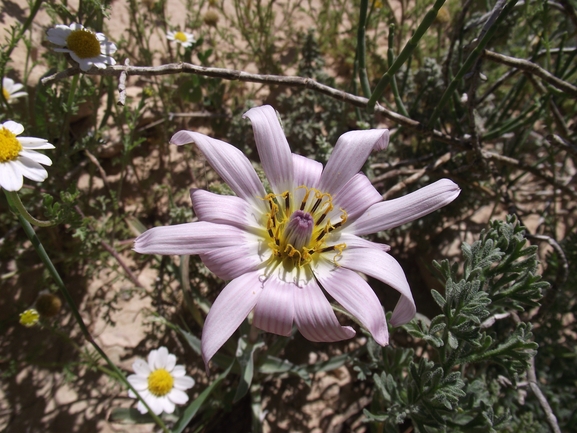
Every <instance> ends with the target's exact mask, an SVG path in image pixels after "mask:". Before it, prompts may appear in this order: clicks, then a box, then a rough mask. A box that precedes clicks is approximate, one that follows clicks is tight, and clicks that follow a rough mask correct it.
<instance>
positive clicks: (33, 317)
mask: <svg viewBox="0 0 577 433" xmlns="http://www.w3.org/2000/svg"><path fill="white" fill-rule="evenodd" d="M39 319H40V314H38V311H36V310H35V309H34V308H30V309H29V310H26V311H24V312H23V313H21V314H20V324H22V325H24V326H26V327H27V328H30V327H32V326H34V325H36V324H37V323H38V320H39Z"/></svg>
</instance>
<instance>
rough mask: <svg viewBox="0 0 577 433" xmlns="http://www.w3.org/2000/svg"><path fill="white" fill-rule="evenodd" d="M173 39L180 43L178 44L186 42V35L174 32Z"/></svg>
mask: <svg viewBox="0 0 577 433" xmlns="http://www.w3.org/2000/svg"><path fill="white" fill-rule="evenodd" d="M174 39H176V40H177V41H180V42H186V41H188V38H187V37H186V35H185V34H184V33H183V32H176V33H175V34H174Z"/></svg>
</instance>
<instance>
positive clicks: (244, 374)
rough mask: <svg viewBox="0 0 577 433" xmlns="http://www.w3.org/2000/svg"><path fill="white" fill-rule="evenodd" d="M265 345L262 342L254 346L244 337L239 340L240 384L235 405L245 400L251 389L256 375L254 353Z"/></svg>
mask: <svg viewBox="0 0 577 433" xmlns="http://www.w3.org/2000/svg"><path fill="white" fill-rule="evenodd" d="M263 345H264V343H263V342H262V341H260V342H258V343H256V344H253V343H250V342H249V341H248V340H247V338H246V337H244V336H243V337H241V338H239V340H238V349H237V350H236V360H237V361H238V364H239V365H240V382H239V384H238V388H237V389H236V394H235V395H234V399H233V403H236V402H237V401H239V400H240V399H241V398H243V397H244V396H245V395H246V393H247V392H248V390H249V389H250V385H251V383H252V378H253V375H254V352H255V351H256V349H258V348H259V347H262V346H263Z"/></svg>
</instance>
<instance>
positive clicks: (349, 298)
mask: <svg viewBox="0 0 577 433" xmlns="http://www.w3.org/2000/svg"><path fill="white" fill-rule="evenodd" d="M345 251H346V250H345ZM314 272H315V276H316V277H317V280H318V281H319V282H320V283H321V285H322V286H323V288H324V289H325V290H326V291H327V292H328V293H329V295H331V296H332V297H333V298H335V300H336V301H337V302H338V303H339V304H341V305H342V306H343V307H344V308H345V309H346V310H347V311H348V312H349V313H351V314H352V315H353V316H354V317H356V318H357V320H358V321H359V322H360V323H361V324H362V325H363V326H364V327H365V328H366V329H367V330H368V331H369V332H370V333H371V335H372V336H373V338H374V339H375V341H376V342H377V343H379V344H380V345H381V346H386V345H387V344H389V331H388V329H387V320H386V318H385V312H384V310H383V307H382V306H381V303H380V302H379V298H377V295H375V292H373V289H371V287H370V286H369V285H368V284H367V282H366V281H365V280H363V279H362V278H361V277H360V276H359V275H358V274H357V273H355V272H353V271H351V270H349V269H345V268H342V267H337V266H335V265H334V264H333V263H332V262H330V261H327V260H324V261H322V262H319V263H318V265H317V267H316V269H314Z"/></svg>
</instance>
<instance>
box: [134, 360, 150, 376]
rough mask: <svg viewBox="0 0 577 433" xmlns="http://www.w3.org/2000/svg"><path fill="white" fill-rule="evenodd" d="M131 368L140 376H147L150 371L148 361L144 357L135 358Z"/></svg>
mask: <svg viewBox="0 0 577 433" xmlns="http://www.w3.org/2000/svg"><path fill="white" fill-rule="evenodd" d="M132 369H133V370H134V372H135V373H136V374H138V375H140V376H144V377H148V375H149V374H150V373H151V372H152V370H151V369H150V367H149V365H148V363H147V362H146V361H145V360H144V359H137V360H136V361H134V363H133V364H132Z"/></svg>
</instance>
